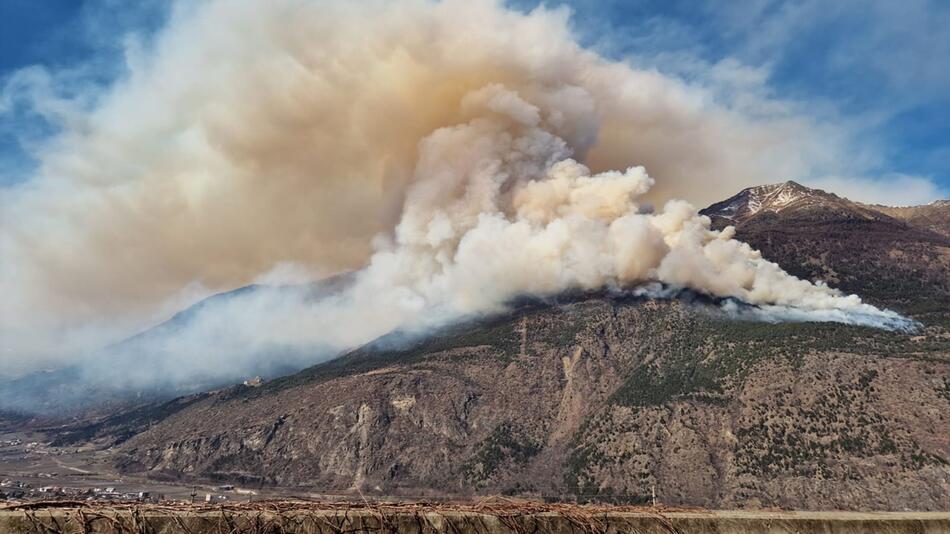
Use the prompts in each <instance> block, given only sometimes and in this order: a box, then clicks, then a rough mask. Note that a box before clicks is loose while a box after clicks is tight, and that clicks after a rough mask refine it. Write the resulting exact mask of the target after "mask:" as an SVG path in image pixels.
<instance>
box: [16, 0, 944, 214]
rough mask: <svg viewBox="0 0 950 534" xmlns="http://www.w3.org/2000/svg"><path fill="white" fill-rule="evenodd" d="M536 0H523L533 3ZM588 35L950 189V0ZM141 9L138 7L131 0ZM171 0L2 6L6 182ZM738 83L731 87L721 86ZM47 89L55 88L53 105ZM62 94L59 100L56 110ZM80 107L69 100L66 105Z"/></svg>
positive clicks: (659, 22)
mask: <svg viewBox="0 0 950 534" xmlns="http://www.w3.org/2000/svg"><path fill="white" fill-rule="evenodd" d="M538 3H539V2H537V1H534V0H512V1H510V2H509V5H511V6H512V7H514V8H517V9H522V10H528V9H531V8H533V7H535V6H536V5H537V4H538ZM562 3H563V4H567V5H569V7H570V9H571V10H572V11H573V13H574V15H573V27H574V30H575V32H576V33H577V35H578V36H579V38H580V40H581V42H582V43H583V44H584V45H585V46H588V47H590V48H593V49H595V50H597V51H598V52H600V53H601V54H603V55H605V56H608V57H611V58H614V59H627V60H629V61H630V62H631V63H634V64H636V65H638V66H641V67H648V68H655V69H657V70H659V71H661V72H664V73H666V74H671V75H675V76H679V77H682V78H685V79H687V80H688V81H690V82H691V83H694V84H698V85H708V86H710V87H713V88H716V87H719V88H723V87H725V94H724V98H726V99H728V98H733V97H735V95H736V94H738V93H736V92H735V91H738V92H747V93H750V94H755V95H758V96H762V97H766V98H769V99H776V100H781V101H782V102H784V103H787V104H789V105H792V106H794V107H795V108H796V109H798V110H800V111H801V113H804V114H807V115H809V116H814V117H817V118H819V119H820V120H823V121H826V122H829V123H834V124H838V125H841V127H842V128H843V129H845V130H846V131H847V132H848V135H849V136H851V138H852V139H853V145H854V146H856V147H859V148H860V150H862V151H864V152H865V154H864V155H863V156H862V158H863V160H865V161H866V160H867V159H868V158H867V154H871V158H870V160H871V162H872V163H871V164H870V166H867V165H865V168H863V169H862V172H870V173H873V174H875V175H876V176H879V177H884V179H887V177H889V176H898V175H909V176H912V177H917V178H921V179H925V180H928V181H930V182H931V183H932V184H934V191H935V194H936V195H937V196H943V197H946V196H947V195H948V191H950V60H948V59H947V58H950V32H948V31H947V30H946V28H950V2H945V1H942V0H901V1H899V2H898V1H894V0H864V1H857V0H855V1H851V0H838V1H828V0H797V1H794V2H785V1H778V0H744V1H735V2H723V1H717V2H713V1H709V2H701V1H696V0H628V1H620V0H598V1H594V0H578V1H571V2H557V1H555V2H546V5H548V6H557V5H561V4H562ZM130 6H132V7H130ZM167 6H168V3H167V2H162V1H141V2H123V1H119V0H3V1H2V2H0V184H4V185H9V184H12V183H19V182H22V181H24V180H26V179H28V177H29V175H30V172H31V168H32V166H33V165H34V161H33V158H32V157H31V155H30V154H31V151H32V150H35V147H37V146H39V143H41V142H42V141H43V140H44V139H47V138H49V136H51V135H53V134H54V133H55V132H56V128H57V127H56V126H55V125H57V124H61V123H62V122H64V121H65V120H68V117H64V115H65V114H68V110H69V109H73V108H75V107H79V108H82V107H84V106H85V107H88V106H92V105H94V102H95V95H96V94H97V92H101V89H102V88H105V87H107V86H108V84H109V83H110V81H112V80H113V79H114V78H115V77H117V76H119V75H121V73H122V68H123V64H124V63H123V53H125V52H124V51H125V50H128V43H129V40H130V39H131V40H135V39H138V40H143V41H147V40H148V38H149V36H150V35H151V34H152V33H153V32H154V31H155V30H156V29H157V28H159V27H160V26H161V25H162V23H163V21H164V20H165V17H166V16H167V10H168V7H167ZM724 79H725V80H726V81H727V82H728V83H726V84H723V80H724ZM36 94H41V95H45V96H47V97H48V98H43V99H42V104H40V103H38V102H37V101H36V99H35V95H36ZM57 102H62V103H64V105H63V106H62V108H60V107H58V106H57V105H56V103H57ZM65 103H69V105H65Z"/></svg>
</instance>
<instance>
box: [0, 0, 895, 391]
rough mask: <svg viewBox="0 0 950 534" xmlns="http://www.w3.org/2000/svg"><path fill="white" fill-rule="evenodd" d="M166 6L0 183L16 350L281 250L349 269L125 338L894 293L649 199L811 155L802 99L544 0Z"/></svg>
mask: <svg viewBox="0 0 950 534" xmlns="http://www.w3.org/2000/svg"><path fill="white" fill-rule="evenodd" d="M175 13H176V14H175V16H174V17H173V18H172V21H171V22H170V24H169V27H168V28H167V29H166V30H165V31H164V32H163V33H162V35H161V36H160V38H159V39H158V42H157V44H156V46H155V49H154V51H151V52H149V53H148V54H145V55H141V56H135V57H132V59H131V60H130V74H129V76H128V78H127V79H125V80H123V81H122V82H121V83H119V84H117V85H116V87H115V88H114V89H113V90H112V91H111V92H110V93H109V94H108V95H105V96H104V97H102V98H101V104H100V105H99V107H97V108H96V109H95V110H94V111H92V112H90V113H88V114H86V115H85V116H84V117H83V119H82V120H81V121H79V123H77V124H75V125H74V127H71V128H70V129H68V130H67V131H66V132H65V133H64V134H63V135H62V136H61V137H60V138H58V139H57V140H55V141H54V142H52V143H51V144H50V145H49V146H48V147H46V149H45V150H44V151H43V152H42V160H41V163H42V167H41V170H40V172H39V173H38V175H37V176H35V177H34V178H33V179H32V180H30V181H29V182H27V183H26V184H25V185H23V186H20V187H18V188H16V189H12V190H8V191H4V193H3V198H2V202H3V205H2V209H3V228H2V231H0V232H2V233H0V252H2V257H3V259H4V261H3V263H2V265H0V275H2V280H0V289H2V293H3V294H4V299H3V304H2V306H3V307H2V321H0V335H2V339H3V342H4V345H5V347H4V348H5V351H4V352H3V353H2V355H0V363H2V364H3V367H4V368H6V369H8V370H13V371H17V370H24V369H29V368H31V367H37V366H42V365H53V364H61V363H63V361H67V362H68V361H69V359H68V355H72V354H76V353H77V351H81V350H88V349H91V348H95V347H96V346H99V345H101V344H103V343H105V342H106V341H110V340H116V339H118V338H121V337H122V336H123V335H126V334H127V333H128V332H129V331H130V330H131V329H133V328H137V327H142V326H145V325H147V324H148V323H149V322H154V321H155V319H156V318H158V317H161V316H162V315H163V314H166V315H167V313H168V312H169V311H170V310H173V309H175V308H176V307H180V306H181V305H182V303H183V302H184V301H188V300H194V299H195V298H196V297H197V296H200V295H203V294H207V293H208V292H212V291H219V290H222V289H229V288H234V287H238V286H241V285H244V284H247V283H249V282H251V281H253V280H255V279H257V278H258V277H260V276H261V275H263V274H264V273H268V272H270V271H271V270H272V269H273V268H274V267H275V266H278V265H286V264H290V265H293V266H294V267H295V268H296V269H298V270H300V271H302V272H304V273H305V275H307V276H310V277H314V276H319V275H323V274H327V273H332V272H336V271H339V270H344V269H360V270H359V273H358V274H357V275H356V277H355V281H354V282H353V284H352V286H351V287H350V288H349V289H348V290H347V291H345V292H343V293H341V294H338V295H335V296H332V297H327V298H323V299H320V300H317V301H313V300H312V299H308V298H306V297H305V295H302V294H300V295H297V294H293V292H290V293H287V292H280V293H264V294H250V295H249V296H246V297H243V298H235V299H232V300H230V301H228V303H226V304H224V305H221V306H216V307H214V308H209V310H213V312H214V313H211V312H210V311H209V312H207V313H201V314H199V316H198V317H197V318H196V320H195V321H194V322H193V323H192V324H191V326H189V327H188V328H186V329H185V330H183V331H177V332H176V333H175V335H174V336H167V337H166V338H164V339H162V340H161V342H160V343H158V344H157V345H156V346H154V347H151V348H143V349H142V351H143V352H145V353H148V352H150V351H155V353H156V354H161V358H159V359H160V360H161V363H160V364H156V365H160V366H161V368H162V373H164V374H165V376H166V377H167V376H172V375H176V374H177V375H180V377H179V378H181V379H182V380H184V379H187V377H189V376H193V375H194V376H203V377H207V376H216V375H215V373H222V372H225V369H226V371H227V372H228V373H236V374H239V373H240V370H241V369H244V368H247V366H248V365H250V363H251V362H253V361H254V360H255V359H257V358H260V357H261V356H260V355H261V351H267V352H270V353H273V354H294V356H293V357H292V358H299V359H300V361H297V360H294V361H293V362H291V363H293V364H298V363H301V362H304V361H306V360H307V358H313V357H314V356H313V353H312V351H311V352H309V353H308V352H307V351H310V350H312V349H313V348H314V347H321V351H322V352H321V353H323V354H330V353H332V352H333V351H334V350H339V349H342V348H345V347H351V346H354V345H357V344H360V343H363V342H366V341H368V340H370V339H372V338H374V337H376V336H378V335H381V334H384V333H386V332H389V331H391V330H393V329H395V328H404V329H413V328H425V327H427V326H430V325H432V324H438V323H440V322H443V321H446V320H451V319H452V318H457V317H460V316H463V315H466V314H471V313H481V312H489V311H495V310H498V309H500V308H501V307H502V306H503V305H504V303H505V302H506V301H507V300H509V299H510V298H512V297H514V296H517V295H520V294H542V295H543V294H553V293H557V292H559V291H563V290H565V289H571V288H599V287H602V286H605V285H612V286H631V285H635V284H638V283H640V282H644V281H662V282H664V283H667V284H670V285H673V286H683V287H690V288H693V289H696V290H699V291H702V292H706V293H709V294H712V295H719V296H730V297H735V298H738V299H741V300H743V301H746V302H750V303H755V304H763V305H771V306H782V307H793V308H795V309H797V310H803V313H806V312H816V311H820V312H827V311H829V310H834V311H835V314H834V315H835V317H837V318H838V319H840V320H846V321H850V320H856V321H857V320H858V319H855V318H864V319H860V321H863V322H869V323H874V322H875V321H879V320H887V319H893V318H894V315H893V314H891V313H890V312H884V311H879V310H877V309H875V308H873V307H871V306H868V305H866V304H862V303H861V301H860V299H859V298H858V297H856V296H853V295H852V296H844V295H841V294H839V293H838V292H837V291H834V290H832V289H829V288H828V287H826V286H824V285H814V284H811V283H809V282H806V281H802V280H798V279H796V278H794V277H792V276H790V275H788V274H786V273H784V272H783V271H782V270H781V269H779V268H778V267H777V266H776V265H775V264H772V263H769V262H767V261H764V260H763V259H762V258H760V257H759V255H758V253H757V252H755V251H753V250H751V249H750V248H749V247H748V246H747V245H745V244H742V243H740V242H738V241H735V240H733V239H731V235H732V234H731V232H730V231H725V232H714V231H710V230H709V221H708V220H707V219H705V218H704V217H701V216H699V215H697V213H696V210H695V208H693V207H692V206H691V205H689V204H688V203H686V202H685V201H679V200H672V201H669V202H666V203H665V205H664V207H663V209H662V210H660V211H658V212H657V213H651V210H650V209H648V208H647V206H648V204H647V203H646V200H649V201H650V202H651V203H653V202H656V201H658V200H663V199H667V198H671V197H673V196H676V195H681V196H689V197H691V198H693V199H696V200H699V201H709V200H714V199H718V198H721V197H722V196H723V195H724V194H726V193H731V192H734V191H735V190H736V189H737V188H738V187H740V186H744V185H749V184H753V183H761V182H763V181H770V180H777V179H780V178H781V179H784V178H787V177H793V176H799V175H802V174H808V173H809V172H812V171H813V169H814V168H815V167H814V166H821V165H823V164H825V163H827V160H828V159H829V158H830V156H829V155H828V154H827V153H826V151H825V149H824V144H823V142H822V141H821V140H819V139H817V138H816V137H817V133H816V131H815V130H814V129H813V128H812V127H811V125H809V123H808V122H807V121H804V120H802V119H800V118H796V117H794V116H785V115H779V116H770V117H748V116H741V115H738V114H736V113H733V112H731V111H729V110H727V109H725V108H722V107H720V106H717V105H715V104H713V103H711V102H709V101H708V100H707V98H706V96H707V95H706V94H705V93H703V92H702V91H700V90H698V89H693V88H690V87H688V86H686V85H685V84H683V83H682V82H679V81H676V80H674V79H670V78H666V77H663V76H661V75H659V74H657V73H655V72H644V71H638V70H635V69H633V68H631V67H630V66H628V65H625V64H622V63H611V62H608V61H605V60H604V59H602V58H600V57H598V56H596V55H595V54H593V53H591V52H588V51H585V50H584V49H582V48H580V47H579V46H578V45H577V44H576V43H575V42H574V40H573V39H572V37H571V35H570V33H569V31H568V30H567V15H566V13H565V12H563V11H554V12H552V11H545V10H538V11H535V12H533V13H530V14H520V13H516V12H513V11H510V10H508V9H506V8H504V7H502V6H500V5H498V4H496V3H494V2H488V1H461V0H458V1H456V0H450V1H446V2H442V3H431V2H427V1H412V0H410V1H407V2H397V3H392V2H375V1H373V2H313V1H309V0H273V1H267V2H263V1H260V2H255V1H251V0H240V1H231V0H229V1H211V2H208V3H204V4H202V5H201V6H200V7H193V6H191V5H190V4H187V3H186V4H183V5H182V7H179V8H178V9H177V10H176V12H175ZM806 131H807V132H810V133H812V134H813V135H805V134H804V133H805V132H806ZM809 139H812V141H809ZM582 162H583V163H582ZM636 165H643V166H636ZM591 169H594V172H592V171H591ZM610 169H617V170H610ZM623 169H626V170H623ZM645 169H649V171H650V173H651V175H652V176H653V177H654V178H655V179H656V180H655V181H654V179H653V178H651V177H650V176H648V174H647V171H646V170H645ZM823 317H830V315H828V314H827V313H826V314H825V315H824V316H823ZM159 345H160V346H159ZM295 347H296V348H305V349H307V350H305V351H303V352H302V353H301V352H300V351H294V350H290V349H291V348H295ZM284 357H286V358H291V356H284ZM64 358H66V359H65V360H64ZM137 370H138V371H140V372H141V373H144V375H143V376H142V377H141V380H142V381H143V382H147V381H148V380H149V375H150V374H154V373H155V368H154V367H147V366H140V367H138V368H137ZM121 372H122V373H127V374H129V375H133V374H134V373H135V372H136V369H123V370H122V371H121Z"/></svg>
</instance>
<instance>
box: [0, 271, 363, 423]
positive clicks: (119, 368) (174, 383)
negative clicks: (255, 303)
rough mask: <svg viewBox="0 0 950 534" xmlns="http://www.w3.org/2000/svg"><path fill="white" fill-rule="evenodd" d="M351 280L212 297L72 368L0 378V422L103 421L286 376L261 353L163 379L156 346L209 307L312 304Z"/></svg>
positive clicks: (285, 368)
mask: <svg viewBox="0 0 950 534" xmlns="http://www.w3.org/2000/svg"><path fill="white" fill-rule="evenodd" d="M352 280H353V275H352V273H342V274H338V275H335V276H331V277H329V278H326V279H323V280H320V281H317V282H313V283H309V284H305V285H285V286H268V285H260V284H252V285H248V286H244V287H240V288H237V289H234V290H231V291H226V292H223V293H218V294H215V295H212V296H210V297H207V298H205V299H202V300H200V301H198V302H196V303H195V304H193V305H192V306H189V307H188V308H186V309H184V310H182V311H180V312H178V313H176V314H175V315H173V316H172V317H171V318H169V319H168V320H166V321H164V322H162V323H160V324H158V325H155V326H153V327H151V328H148V329H146V330H145V331H143V332H141V333H139V334H136V335H134V336H131V337H129V338H127V339H124V340H122V341H120V342H118V343H115V344H113V345H110V346H108V347H104V348H103V349H101V350H99V351H96V352H94V353H92V354H88V355H85V356H83V357H77V358H75V360H77V361H78V362H79V363H77V364H74V365H70V366H67V367H63V368H59V369H54V370H44V371H38V372H34V373H29V374H27V375H24V376H20V377H16V378H12V379H6V380H0V418H2V417H3V416H2V413H3V411H8V412H11V413H32V414H39V415H41V416H45V417H52V418H59V419H62V418H88V417H91V416H103V415H108V414H110V413H114V412H116V411H122V410H126V409H129V408H132V407H135V406H139V405H141V404H143V403H149V402H159V401H166V400H170V399H173V398H175V397H178V396H180V395H186V394H192V393H197V392H200V391H204V390H208V389H213V388H217V387H221V386H227V385H230V384H233V383H234V382H235V381H240V380H243V379H245V378H250V377H253V376H255V375H260V376H264V377H275V376H280V375H283V374H287V373H292V372H294V371H297V370H299V369H300V368H301V367H304V365H298V366H296V367H294V366H290V365H279V366H278V365H273V364H272V363H271V362H272V360H271V359H269V358H266V357H263V355H262V357H260V358H257V360H256V362H252V363H254V365H253V366H251V367H244V368H241V369H220V370H216V374H214V375H211V376H205V377H189V378H188V380H183V381H182V380H176V379H175V377H172V376H169V373H168V369H167V367H168V364H167V362H166V361H165V360H164V357H166V356H167V355H168V354H167V352H164V351H163V350H162V347H163V341H164V340H166V339H168V338H169V336H173V335H175V334H176V333H177V332H181V331H183V330H185V329H187V328H189V327H191V326H193V325H194V323H195V321H196V320H197V319H198V318H199V316H200V315H201V314H203V313H214V311H215V309H216V308H220V307H222V306H227V305H228V303H229V302H231V301H232V300H233V299H236V298H240V297H244V296H248V295H251V294H263V293H270V294H280V293H281V292H286V293H287V294H293V295H298V296H299V295H301V294H303V295H305V297H306V298H309V299H320V298H324V297H326V296H328V295H331V294H334V293H336V292H339V291H341V290H342V289H343V288H345V287H346V286H347V285H349V284H350V283H351V282H352ZM283 361H289V360H287V359H284V360H283ZM130 369H134V370H135V371H136V373H137V374H138V375H139V376H146V377H149V380H146V381H144V383H145V385H142V384H141V383H136V382H135V381H133V380H131V379H130V377H129V376H128V373H129V370H130ZM117 374H119V375H120V376H116V375H117ZM152 376H164V377H166V379H165V380H155V379H152V378H151V377H152Z"/></svg>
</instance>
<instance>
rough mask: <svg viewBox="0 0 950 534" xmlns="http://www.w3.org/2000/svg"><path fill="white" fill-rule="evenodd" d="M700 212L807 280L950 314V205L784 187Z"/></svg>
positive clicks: (897, 305)
mask: <svg viewBox="0 0 950 534" xmlns="http://www.w3.org/2000/svg"><path fill="white" fill-rule="evenodd" d="M701 213H702V214H704V215H707V216H708V217H710V219H712V221H713V226H714V227H716V228H722V227H725V226H730V225H731V226H734V227H735V228H736V237H737V238H739V239H741V240H742V241H745V242H747V243H749V244H750V245H752V247H753V248H756V249H758V250H760V251H761V252H762V255H763V256H764V257H765V258H767V259H770V260H772V261H775V262H776V263H778V264H779V265H781V266H782V267H783V268H785V269H786V270H787V271H789V272H791V273H792V274H794V275H796V276H799V277H801V278H807V279H810V280H824V281H825V282H828V284H829V285H831V286H834V287H838V288H840V289H841V290H843V291H846V292H848V293H857V294H858V295H861V296H862V297H864V298H865V299H866V300H868V301H870V302H872V303H874V304H877V305H881V306H885V307H890V308H893V309H896V310H899V311H901V312H904V313H907V314H912V315H915V316H921V317H923V318H927V317H929V320H934V321H940V320H942V319H941V317H945V314H943V313H942V312H944V311H946V310H948V309H950V237H948V236H950V202H947V201H938V202H935V203H932V204H928V205H927V206H918V207H911V208H885V207H882V206H871V205H867V204H861V203H858V202H852V201H850V200H848V199H845V198H841V197H839V196H837V195H834V194H832V193H826V192H824V191H821V190H818V189H810V188H807V187H804V186H802V185H799V184H797V183H795V182H785V183H783V184H775V185H765V186H758V187H750V188H748V189H744V190H742V191H741V192H739V193H738V194H737V195H735V196H733V197H731V198H728V199H726V200H723V201H722V202H717V203H716V204H713V205H711V206H709V207H708V208H706V209H704V210H702V211H701Z"/></svg>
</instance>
